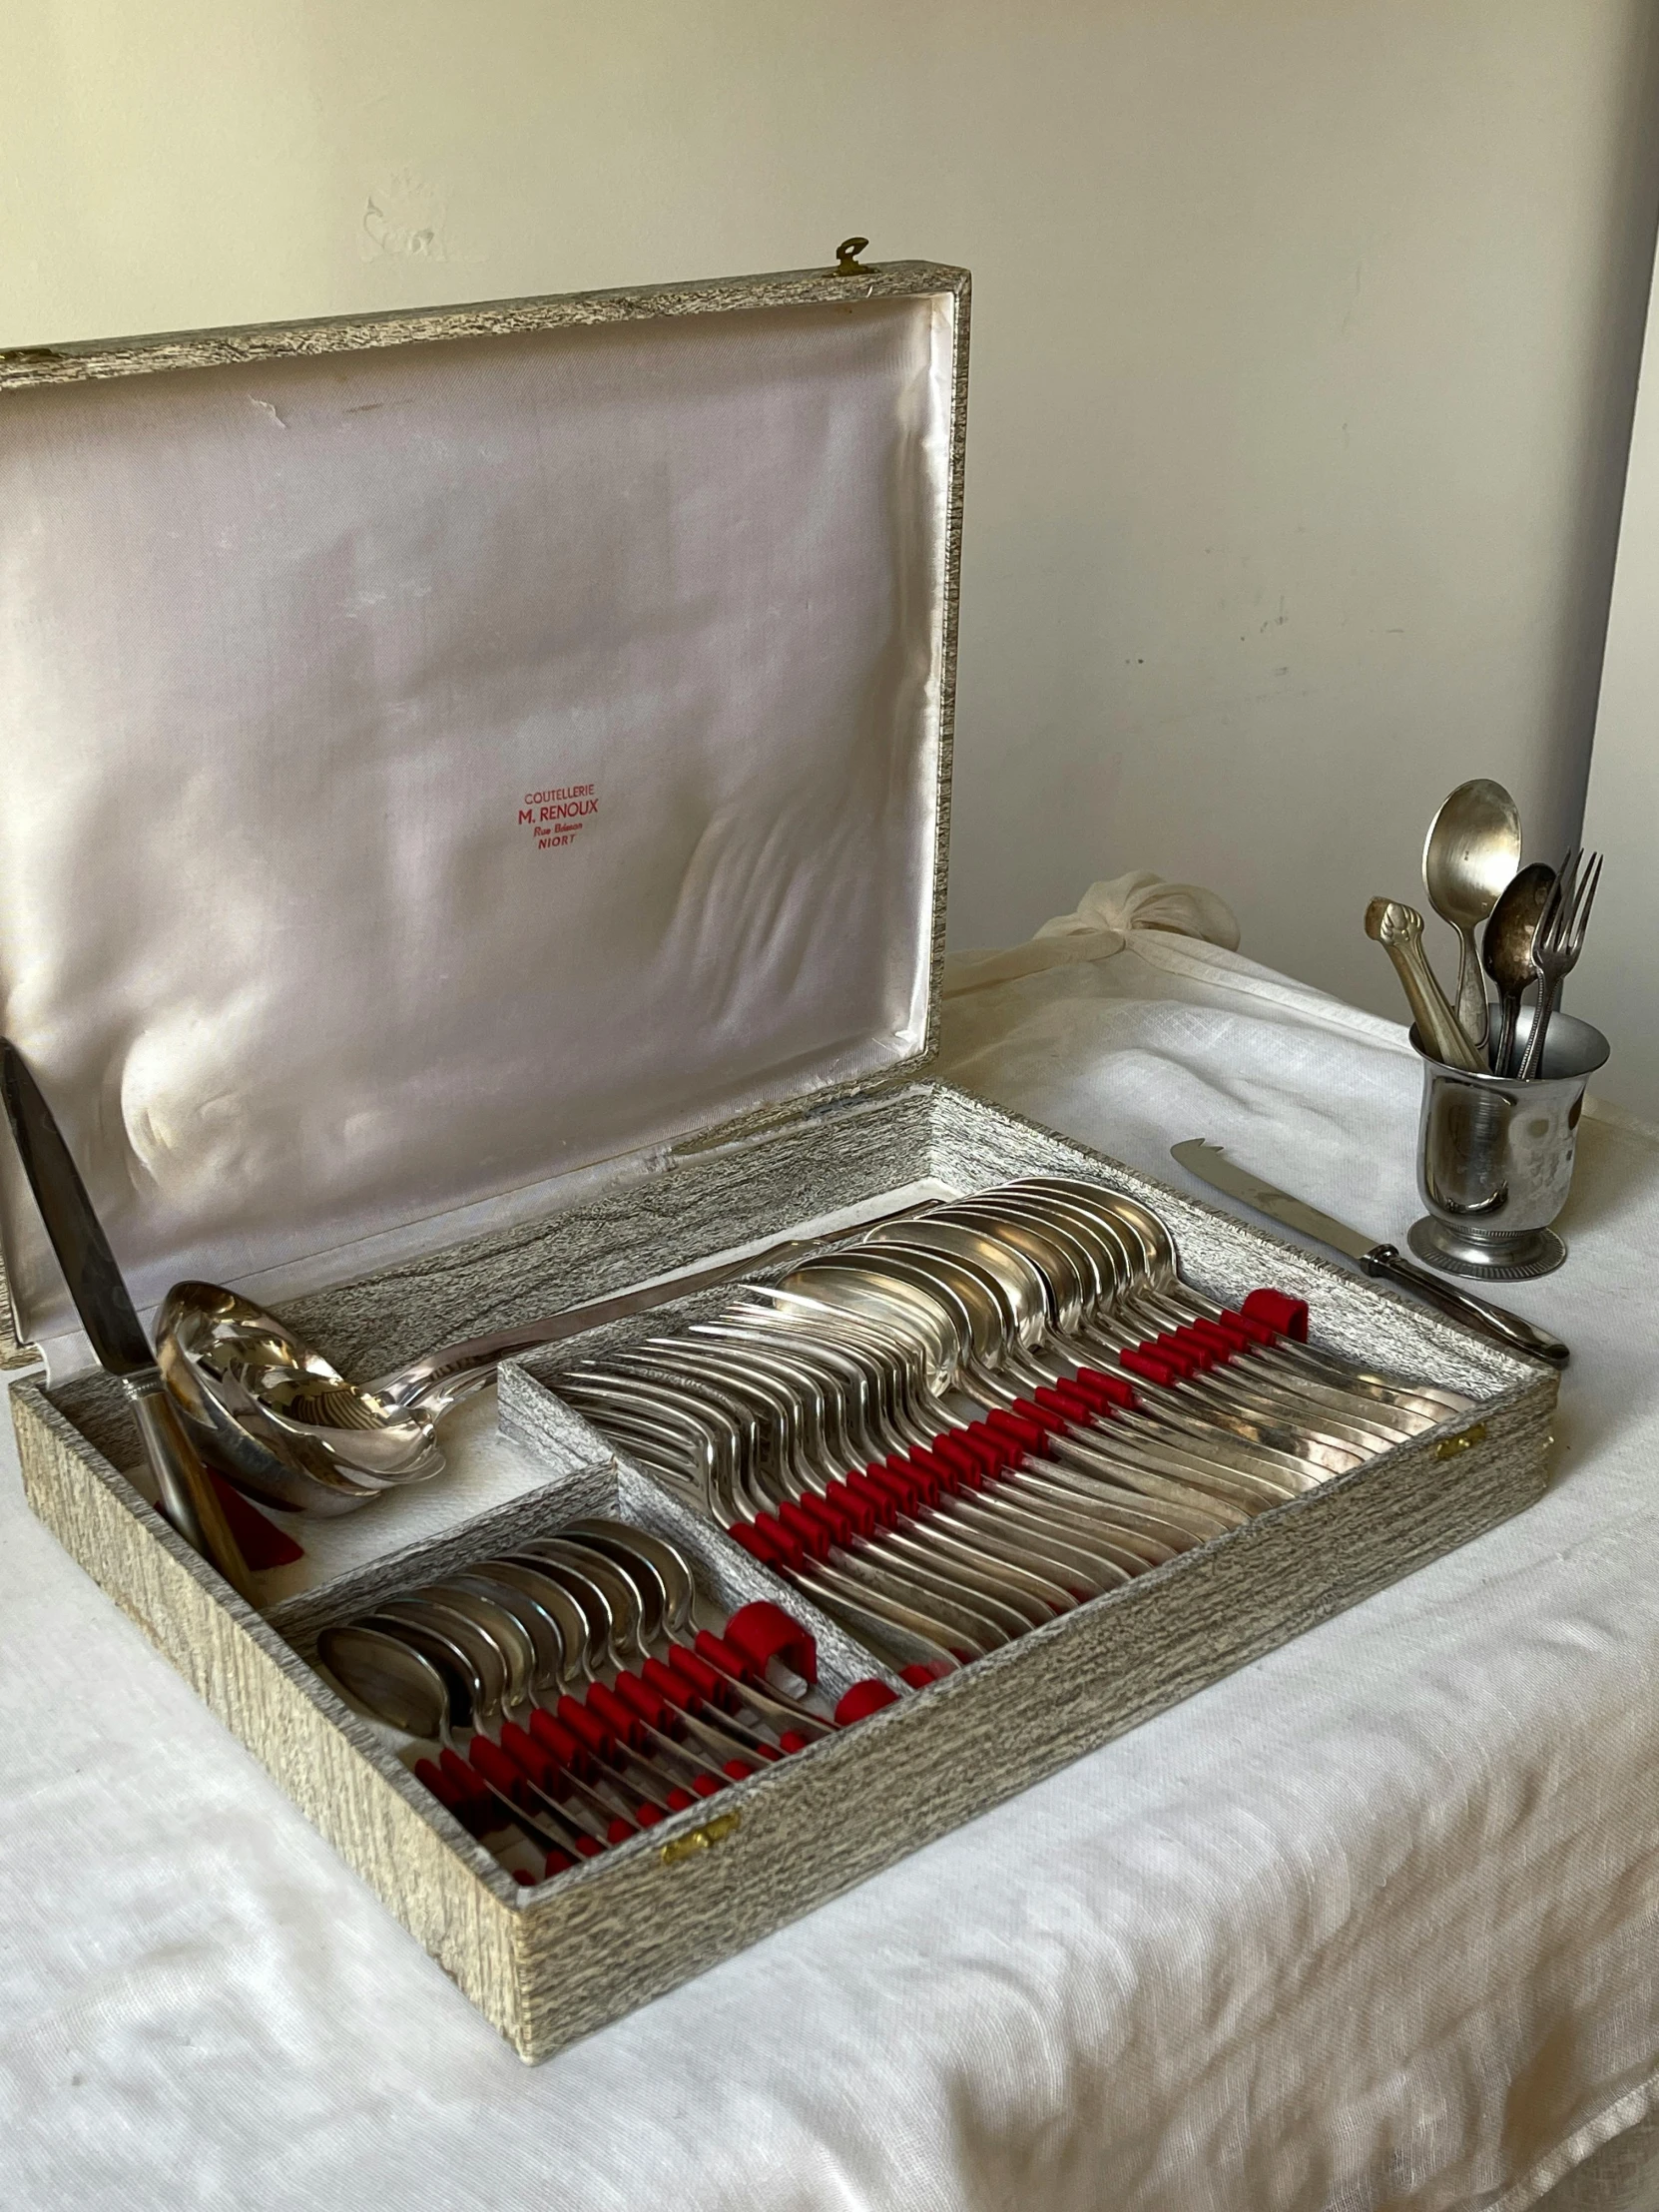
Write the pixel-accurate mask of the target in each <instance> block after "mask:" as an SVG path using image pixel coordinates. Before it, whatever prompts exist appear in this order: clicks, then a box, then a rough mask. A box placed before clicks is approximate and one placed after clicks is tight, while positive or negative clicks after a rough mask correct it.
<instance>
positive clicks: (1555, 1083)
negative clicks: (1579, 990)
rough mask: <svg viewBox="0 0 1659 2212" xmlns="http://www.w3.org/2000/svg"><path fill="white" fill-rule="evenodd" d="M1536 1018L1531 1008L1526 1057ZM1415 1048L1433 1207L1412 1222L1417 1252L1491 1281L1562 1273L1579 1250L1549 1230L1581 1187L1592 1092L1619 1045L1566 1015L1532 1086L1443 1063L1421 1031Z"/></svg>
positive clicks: (1424, 1168) (1420, 1186) (1426, 1185)
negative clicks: (1584, 1123) (1576, 1166)
mask: <svg viewBox="0 0 1659 2212" xmlns="http://www.w3.org/2000/svg"><path fill="white" fill-rule="evenodd" d="M1532 1013H1533V1010H1532V1008H1531V1007H1530V1006H1523V1007H1522V1008H1521V1015H1520V1021H1519V1024H1518V1028H1517V1035H1516V1041H1515V1053H1516V1057H1517V1059H1518V1058H1519V1056H1520V1053H1521V1052H1522V1050H1523V1049H1524V1048H1525V1044H1526V1040H1527V1038H1528V1036H1529V1035H1530V1034H1531V1031H1532ZM1411 1043H1412V1044H1413V1046H1414V1047H1415V1048H1416V1051H1417V1053H1418V1054H1419V1056H1420V1057H1421V1060H1422V1119H1421V1121H1420V1122H1419V1124H1418V1127H1417V1190H1418V1193H1419V1194H1420V1196H1421V1198H1422V1202H1423V1204H1424V1205H1425V1206H1426V1207H1427V1208H1428V1212H1427V1213H1426V1214H1425V1215H1424V1216H1423V1218H1422V1220H1421V1221H1417V1222H1413V1223H1412V1224H1411V1228H1410V1231H1409V1234H1408V1242H1409V1244H1410V1247H1411V1250H1412V1251H1413V1252H1414V1253H1415V1254H1416V1256H1417V1258H1418V1259H1419V1260H1426V1261H1427V1262H1428V1264H1429V1266H1430V1267H1435V1268H1441V1269H1443V1270H1445V1271H1446V1272H1447V1273H1448V1274H1451V1275H1478V1276H1484V1277H1485V1278H1486V1280H1487V1281H1488V1282H1498V1283H1518V1282H1521V1281H1523V1280H1524V1279H1525V1278H1527V1277H1528V1276H1533V1275H1549V1274H1551V1273H1552V1272H1553V1271H1554V1270H1555V1269H1556V1268H1558V1267H1559V1266H1560V1265H1561V1263H1562V1261H1563V1260H1564V1259H1565V1258H1566V1256H1567V1248H1566V1246H1565V1244H1563V1242H1562V1241H1561V1239H1560V1238H1559V1237H1557V1236H1556V1235H1555V1233H1554V1232H1553V1230H1552V1229H1551V1228H1550V1226H1549V1225H1550V1223H1551V1222H1552V1221H1553V1220H1554V1219H1555V1217H1556V1215H1557V1214H1558V1213H1559V1212H1560V1211H1561V1208H1562V1207H1563V1206H1564V1205H1565V1204H1566V1202H1567V1193H1568V1191H1569V1190H1570V1189H1571V1188H1572V1166H1573V1156H1574V1154H1575V1152H1576V1150H1577V1146H1578V1119H1579V1115H1580V1114H1581V1113H1582V1112H1583V1110H1584V1086H1585V1082H1586V1080H1587V1078H1588V1077H1590V1076H1592V1075H1593V1074H1594V1073H1595V1071H1596V1069H1597V1068H1599V1067H1600V1066H1601V1065H1602V1063H1603V1062H1604V1061H1605V1060H1606V1058H1607V1054H1608V1051H1609V1049H1610V1047H1609V1045H1608V1042H1607V1039H1606V1038H1605V1037H1604V1036H1603V1035H1602V1033H1601V1031H1600V1030H1599V1029H1593V1028H1592V1027H1591V1026H1590V1024H1589V1023H1588V1022H1587V1021H1576V1020H1574V1018H1573V1017H1572V1015H1571V1014H1561V1013H1558V1014H1556V1015H1555V1017H1554V1019H1553V1020H1552V1021H1551V1022H1550V1025H1549V1032H1548V1035H1547V1037H1546V1038H1545V1041H1544V1058H1543V1069H1542V1072H1541V1073H1540V1074H1539V1075H1537V1076H1535V1077H1534V1078H1533V1079H1532V1081H1531V1082H1529V1083H1521V1082H1517V1081H1516V1080H1514V1079H1513V1078H1512V1077H1511V1078H1505V1077H1502V1076H1497V1075H1466V1074H1465V1073H1464V1072H1463V1070H1462V1069H1461V1068H1448V1067H1446V1066H1445V1065H1443V1063H1442V1062H1440V1061H1438V1060H1431V1059H1430V1058H1429V1057H1428V1055H1427V1053H1426V1052H1424V1051H1423V1048H1422V1039H1421V1038H1420V1037H1419V1036H1418V1035H1417V1032H1416V1029H1415V1028H1414V1027H1413V1028H1412V1030H1411Z"/></svg>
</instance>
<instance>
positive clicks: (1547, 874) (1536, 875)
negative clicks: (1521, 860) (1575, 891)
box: [1424, 860, 1555, 1075]
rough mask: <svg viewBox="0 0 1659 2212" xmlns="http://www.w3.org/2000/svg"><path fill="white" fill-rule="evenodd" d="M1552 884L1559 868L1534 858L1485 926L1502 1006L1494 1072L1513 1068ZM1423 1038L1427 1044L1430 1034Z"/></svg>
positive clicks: (1486, 954) (1486, 955)
mask: <svg viewBox="0 0 1659 2212" xmlns="http://www.w3.org/2000/svg"><path fill="white" fill-rule="evenodd" d="M1554 888H1555V870H1554V869H1553V868H1552V867H1548V866H1546V865H1545V864H1544V862H1543V861H1542V860H1534V861H1533V862H1532V864H1531V866H1530V867H1523V868H1522V869H1521V871H1520V873H1519V874H1518V875H1516V876H1515V877H1514V878H1513V879H1512V880H1511V881H1510V883H1509V884H1508V886H1507V888H1506V889H1505V890H1504V893H1503V896H1502V897H1501V898H1500V899H1499V900H1498V902H1497V904H1496V905H1495V906H1494V907H1493V908H1492V918H1491V920H1490V921H1488V922H1487V924H1486V934H1485V937H1484V939H1483V940H1482V949H1481V958H1482V960H1483V961H1484V962H1485V966H1486V973H1487V974H1488V975H1489V976H1490V977H1491V979H1492V981H1493V982H1494V983H1495V984H1496V985H1497V995H1498V1008H1499V1019H1498V1029H1497V1042H1496V1044H1495V1045H1494V1046H1493V1048H1492V1064H1491V1069H1490V1072H1491V1073H1492V1074H1493V1075H1511V1074H1513V1072H1514V1070H1513V1069H1512V1068H1511V1066H1510V1064H1509V1063H1510V1060H1511V1059H1512V1057H1513V1055H1514V1049H1515V1024H1516V1022H1517V1021H1518V1020H1519V1019H1520V1002H1521V993H1522V992H1523V991H1524V990H1525V989H1526V986H1527V985H1528V984H1529V983H1530V982H1532V981H1533V980H1534V979H1535V977H1536V976H1537V973H1538V970H1537V966H1536V964H1535V963H1534V961H1533V958H1532V946H1533V941H1534V939H1535V938H1536V937H1537V934H1538V924H1539V922H1540V921H1541V920H1542V919H1543V913H1544V908H1545V907H1546V906H1547V905H1548V904H1549V895H1550V893H1551V891H1553V890H1554ZM1424 1042H1425V1043H1426V1042H1427V1038H1426V1036H1425V1037H1424ZM1479 1072H1481V1073H1484V1072H1486V1071H1485V1070H1481V1071H1479Z"/></svg>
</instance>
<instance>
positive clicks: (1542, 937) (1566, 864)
mask: <svg viewBox="0 0 1659 2212" xmlns="http://www.w3.org/2000/svg"><path fill="white" fill-rule="evenodd" d="M1583 860H1584V855H1583V853H1582V852H1581V851H1579V850H1578V849H1577V848H1576V847H1575V848H1574V850H1573V851H1571V852H1569V853H1568V855H1567V857H1566V859H1565V860H1564V861H1563V862H1562V863H1561V872H1560V874H1559V875H1558V876H1557V877H1556V878H1555V888H1554V889H1553V890H1552V891H1551V892H1550V894H1549V898H1548V901H1547V902H1546V904H1545V906H1544V910H1543V912H1542V913H1541V914H1540V915H1539V917H1538V929H1537V934H1536V935H1535V936H1534V937H1533V939H1532V964H1533V966H1534V967H1535V968H1536V969H1537V971H1538V1005H1537V1010H1536V1012H1535V1013H1534V1014H1533V1016H1532V1034H1531V1035H1530V1036H1529V1037H1528V1038H1527V1040H1526V1050H1525V1052H1523V1053H1522V1055H1521V1063H1520V1066H1519V1068H1518V1069H1517V1070H1516V1077H1517V1080H1518V1081H1520V1082H1523V1083H1525V1082H1529V1081H1530V1080H1531V1079H1532V1077H1533V1076H1535V1075H1536V1074H1537V1072H1538V1070H1539V1068H1540V1067H1541V1066H1542V1064H1543V1057H1544V1039H1545V1034H1546V1032H1547V1030H1548V1028H1549V1017H1550V1016H1551V1014H1553V1013H1554V1011H1555V1000H1556V997H1557V995H1558V993H1559V991H1560V988H1561V985H1562V983H1563V982H1564V981H1565V980H1566V978H1567V977H1568V976H1569V975H1570V974H1571V973H1572V971H1573V969H1574V968H1575V967H1576V966H1577V965H1578V955H1579V954H1580V953H1581V952H1582V951H1583V949H1584V932H1585V930H1586V929H1587V928H1588V926H1589V921H1590V908H1591V906H1593V905H1594V903H1595V895H1596V885H1597V884H1598V883H1599V882H1600V881H1601V854H1600V853H1599V852H1592V853H1591V854H1590V855H1589V862H1588V865H1586V866H1584V868H1583V872H1582V874H1581V873H1580V872H1579V869H1580V864H1581V863H1582V862H1583Z"/></svg>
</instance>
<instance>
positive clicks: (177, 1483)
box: [121, 1368, 254, 1605]
mask: <svg viewBox="0 0 1659 2212" xmlns="http://www.w3.org/2000/svg"><path fill="white" fill-rule="evenodd" d="M121 1386H122V1388H123V1389H124V1390H125V1391H126V1393H127V1401H128V1403H129V1404H130V1405H131V1406H132V1409H133V1419H134V1421H135V1422H136V1423H137V1426H138V1432H139V1438H140V1441H141V1442H142V1443H143V1445H144V1456H145V1458H146V1459H148V1460H149V1462H150V1471H151V1473H152V1474H153V1475H154V1476H155V1477H156V1487H157V1488H158V1489H159V1490H160V1491H161V1494H162V1509H163V1511H164V1512H165V1513H166V1514H167V1517H168V1519H169V1520H170V1521H171V1522H172V1523H173V1525H174V1527H175V1528H176V1529H177V1530H178V1531H179V1533H180V1535H181V1536H183V1538H184V1539H185V1541H186V1543H187V1544H190V1545H191V1546H192V1547H193V1548H194V1549H195V1550H197V1551H199V1552H201V1554H202V1556H203V1558H204V1559H206V1560H207V1561H208V1563H209V1565H210V1566H215V1567H217V1568H218V1569H219V1571H220V1573H221V1574H222V1575H223V1576H224V1577H225V1579H226V1581H227V1582H229V1583H230V1585H231V1587H232V1589H234V1590H235V1591H236V1593H237V1595H238V1596H239V1597H242V1598H246V1599H247V1601H248V1603H249V1604H250V1605H252V1604H253V1603H254V1592H253V1588H252V1585H251V1584H250V1582H249V1578H248V1567H247V1564H246V1562H245V1561H244V1559H243V1556H242V1552H241V1550H240V1549H239V1547H238V1544H237V1539H236V1538H235V1536H233V1535H232V1533H231V1524H230V1522H229V1521H228V1520H227V1519H226V1517H225V1508H224V1506H223V1505H221V1504H220V1502H219V1494H218V1492H217V1491H216V1490H215V1488H214V1484H213V1476H212V1475H211V1474H210V1473H209V1472H208V1469H207V1466H206V1464H205V1462H204V1460H203V1458H202V1454H201V1453H200V1452H199V1451H198V1450H197V1448H196V1446H195V1444H193V1443H192V1442H191V1440H190V1436H189V1434H188V1432H187V1431H186V1428H185V1424H184V1422H183V1421H182V1420H181V1419H180V1417H179V1408H178V1407H177V1406H176V1405H175V1404H174V1402H173V1399H172V1398H171V1397H170V1396H169V1394H168V1389H167V1384H166V1383H164V1382H163V1381H162V1379H161V1374H160V1372H159V1370H157V1369H155V1368H151V1369H149V1370H148V1371H141V1372H140V1373H139V1374H137V1375H125V1376H123V1377H122V1379H121Z"/></svg>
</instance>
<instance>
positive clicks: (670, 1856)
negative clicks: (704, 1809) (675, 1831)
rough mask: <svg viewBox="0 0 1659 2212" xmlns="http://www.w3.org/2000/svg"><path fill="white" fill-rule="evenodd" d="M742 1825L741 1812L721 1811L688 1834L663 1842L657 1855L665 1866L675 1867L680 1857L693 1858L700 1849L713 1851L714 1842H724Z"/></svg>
mask: <svg viewBox="0 0 1659 2212" xmlns="http://www.w3.org/2000/svg"><path fill="white" fill-rule="evenodd" d="M742 1826H743V1815H742V1814H741V1813H722V1814H720V1815H719V1816H718V1817H717V1818H716V1819H714V1820H712V1821H705V1822H704V1824H703V1826H702V1827H701V1828H694V1829H693V1830H692V1832H691V1834H690V1835H689V1836H676V1837H675V1839H674V1841H673V1843H671V1844H664V1846H663V1848H662V1850H661V1851H660V1852H658V1854H657V1857H658V1858H659V1859H660V1860H661V1861H662V1863H663V1865H664V1866H665V1867H677V1866H678V1865H679V1864H680V1862H681V1860H682V1859H695V1858H696V1857H697V1855H698V1853H699V1852H700V1851H713V1850H714V1848H715V1846H716V1844H723V1843H725V1841H726V1839H727V1837H728V1836H733V1835H736V1833H737V1831H738V1830H739V1829H740V1828H741V1827H742Z"/></svg>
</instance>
